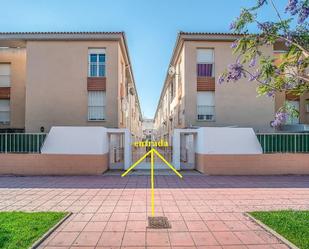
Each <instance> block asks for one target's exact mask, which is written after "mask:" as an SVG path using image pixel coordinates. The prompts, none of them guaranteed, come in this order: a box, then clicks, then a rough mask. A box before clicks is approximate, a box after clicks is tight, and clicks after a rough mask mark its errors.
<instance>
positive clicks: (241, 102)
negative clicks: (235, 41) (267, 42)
mask: <svg viewBox="0 0 309 249" xmlns="http://www.w3.org/2000/svg"><path fill="white" fill-rule="evenodd" d="M230 45H231V42H224V41H222V42H219V41H216V42H212V41H208V42H205V41H200V42H199V41H185V42H184V48H183V49H184V54H185V84H186V85H185V121H186V126H190V125H194V126H231V125H237V126H240V127H252V128H254V129H255V130H256V131H259V132H265V131H272V128H271V127H270V125H269V124H270V121H271V120H273V115H274V109H275V107H274V101H273V100H272V99H271V98H268V97H257V92H256V87H257V84H256V83H254V82H249V81H248V80H247V79H244V80H240V81H238V82H235V83H233V82H230V83H223V84H221V85H219V84H216V93H215V105H216V109H215V111H216V120H215V121H214V122H203V121H197V115H196V100H197V97H196V94H197V91H196V84H197V83H196V82H197V74H196V63H197V61H196V49H197V48H214V55H215V78H216V82H217V80H218V78H219V75H220V74H221V73H222V72H223V71H224V70H225V69H226V67H227V65H228V64H230V63H233V62H235V56H234V55H233V54H232V49H231V47H230ZM264 52H265V53H269V54H271V53H272V49H271V47H267V48H264Z"/></svg>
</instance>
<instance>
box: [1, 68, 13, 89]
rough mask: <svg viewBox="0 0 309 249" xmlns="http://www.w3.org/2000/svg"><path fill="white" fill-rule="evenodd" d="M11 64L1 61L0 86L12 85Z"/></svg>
mask: <svg viewBox="0 0 309 249" xmlns="http://www.w3.org/2000/svg"><path fill="white" fill-rule="evenodd" d="M10 76H11V64H8V63H6V64H1V63H0V87H9V86H10Z"/></svg>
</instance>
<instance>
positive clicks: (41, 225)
mask: <svg viewBox="0 0 309 249" xmlns="http://www.w3.org/2000/svg"><path fill="white" fill-rule="evenodd" d="M66 214H67V213H64V212H36V213H26V212H0V248H3V249H27V248H29V247H30V246H31V245H32V244H33V243H34V242H35V241H37V240H38V239H39V238H40V237H41V236H42V235H43V234H45V233H46V232H47V231H48V230H49V229H50V228H51V227H52V226H54V225H55V224H56V223H57V222H58V221H59V220H61V219H62V218H63V217H64V216H65V215H66Z"/></svg>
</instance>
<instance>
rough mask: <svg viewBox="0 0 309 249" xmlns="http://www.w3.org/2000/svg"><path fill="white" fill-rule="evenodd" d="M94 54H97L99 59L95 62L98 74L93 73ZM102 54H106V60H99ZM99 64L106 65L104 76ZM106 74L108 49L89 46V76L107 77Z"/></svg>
mask: <svg viewBox="0 0 309 249" xmlns="http://www.w3.org/2000/svg"><path fill="white" fill-rule="evenodd" d="M92 54H96V55H97V61H96V62H94V63H95V64H96V67H97V70H96V71H97V72H96V75H91V63H93V62H91V55H92ZM100 54H104V55H105V61H104V62H99V56H98V55H100ZM99 66H103V67H104V74H103V75H102V76H100V73H99V72H100V67H99ZM105 76H106V49H105V48H89V49H88V77H105Z"/></svg>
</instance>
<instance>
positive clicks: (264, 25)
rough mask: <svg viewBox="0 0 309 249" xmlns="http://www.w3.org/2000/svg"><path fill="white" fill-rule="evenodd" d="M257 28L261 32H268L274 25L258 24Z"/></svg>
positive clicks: (271, 23)
mask: <svg viewBox="0 0 309 249" xmlns="http://www.w3.org/2000/svg"><path fill="white" fill-rule="evenodd" d="M258 28H259V29H260V30H262V31H263V32H266V33H268V32H270V31H272V29H273V28H274V23H273V22H263V23H259V24H258Z"/></svg>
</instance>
